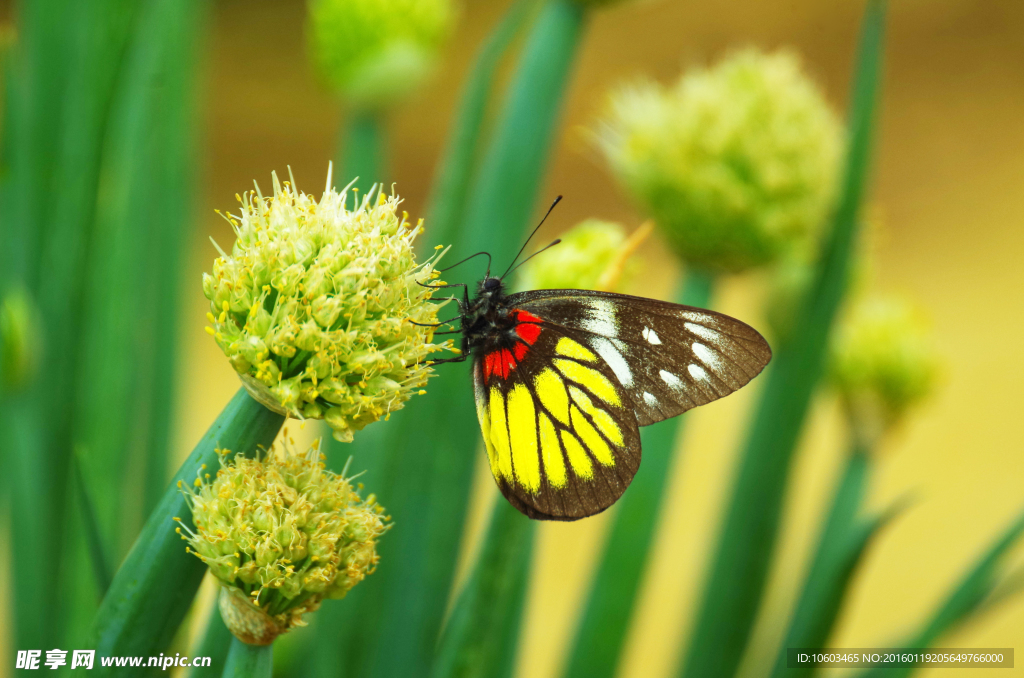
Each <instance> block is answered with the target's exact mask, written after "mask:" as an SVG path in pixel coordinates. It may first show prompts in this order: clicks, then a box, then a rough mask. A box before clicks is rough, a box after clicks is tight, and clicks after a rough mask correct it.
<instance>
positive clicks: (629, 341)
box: [508, 290, 772, 426]
mask: <svg viewBox="0 0 1024 678" xmlns="http://www.w3.org/2000/svg"><path fill="white" fill-rule="evenodd" d="M508 303H510V304H512V305H514V306H515V307H517V308H522V309H524V310H526V311H529V312H530V313H533V314H535V315H537V316H538V317H541V318H543V319H544V321H545V322H546V323H548V327H551V328H552V329H555V330H556V331H560V332H562V333H564V334H565V335H566V336H570V337H573V338H574V339H576V340H577V341H580V342H582V343H584V344H585V345H587V346H588V347H589V348H591V349H592V350H594V351H595V352H597V353H598V355H600V357H601V358H602V360H603V361H604V362H605V363H606V364H607V365H608V366H609V368H610V369H611V370H612V372H613V374H614V375H615V378H616V383H617V384H618V385H619V386H620V387H621V388H622V389H623V391H624V392H625V393H626V394H628V396H629V398H630V400H631V402H632V403H633V409H634V413H635V415H636V418H637V423H638V424H639V425H640V426H647V425H648V424H653V423H655V422H658V421H662V420H663V419H668V418H670V417H674V416H676V415H679V414H682V413H683V412H685V411H686V410H689V409H691V408H694V407H697V406H699V405H705V404H707V403H709V402H711V401H713V400H717V399H718V398H721V397H723V396H726V395H729V394H730V393H732V392H733V391H736V390H738V389H740V388H742V387H743V386H744V385H746V384H747V383H748V382H749V381H750V380H751V379H753V378H754V377H756V376H757V375H758V374H759V373H760V372H761V370H763V369H764V367H765V365H767V364H768V362H769V361H770V360H771V357H772V352H771V348H770V347H769V346H768V342H767V341H765V339H764V337H762V336H761V335H760V333H758V332H757V330H755V329H754V328H752V327H750V326H749V325H747V324H746V323H744V322H741V321H739V320H736V319H735V318H732V317H730V316H727V315H724V314H721V313H716V312H714V311H709V310H706V309H701V308H694V307H691V306H681V305H679V304H673V303H670V302H666V301H658V300H656V299H647V298H644V297H633V296H629V295H625V294H612V293H608V292H596V291H592V290H535V291H531V292H523V293H520V294H514V295H511V296H510V297H509V299H508Z"/></svg>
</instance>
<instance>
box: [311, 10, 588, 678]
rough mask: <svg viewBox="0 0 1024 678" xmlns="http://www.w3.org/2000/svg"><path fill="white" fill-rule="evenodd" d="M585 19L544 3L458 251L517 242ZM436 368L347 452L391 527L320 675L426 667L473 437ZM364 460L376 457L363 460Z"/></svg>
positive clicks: (343, 612) (454, 545) (463, 393)
mask: <svg viewBox="0 0 1024 678" xmlns="http://www.w3.org/2000/svg"><path fill="white" fill-rule="evenodd" d="M583 19H584V15H583V11H582V10H581V9H580V8H579V6H578V5H577V4H576V3H575V2H572V1H571V0H553V1H551V2H549V3H548V4H547V5H546V6H545V8H544V9H543V10H542V12H541V14H540V16H539V17H538V18H537V21H536V22H535V24H534V26H533V28H532V30H531V32H530V37H529V38H528V39H527V42H526V45H525V47H524V51H523V55H522V57H521V59H520V61H519V64H518V66H517V70H516V73H515V75H514V76H513V79H512V83H511V85H510V89H509V94H508V97H507V99H506V101H505V103H504V105H503V107H502V109H501V112H500V114H499V115H498V122H497V131H496V133H495V136H494V138H493V139H492V140H491V143H490V145H489V148H488V150H487V152H486V154H485V158H484V161H483V163H482V165H481V168H480V170H479V171H478V172H476V173H475V177H476V180H475V182H474V185H473V188H472V189H471V190H469V191H468V192H467V194H468V195H469V196H470V198H469V199H470V200H471V201H472V205H474V206H475V207H474V206H471V207H469V208H467V210H466V218H465V219H463V220H462V221H461V222H459V223H458V224H457V226H456V227H455V228H453V229H452V230H450V231H448V233H449V234H450V235H451V237H452V239H453V241H454V242H457V243H459V248H460V250H462V249H463V248H465V249H464V250H463V251H468V252H472V251H476V250H480V249H489V250H492V251H495V252H514V251H515V250H516V249H518V247H519V245H520V244H521V239H522V236H523V231H524V230H525V227H526V226H527V224H528V222H530V221H531V220H532V217H533V214H534V205H535V203H536V198H537V190H538V186H539V184H540V178H541V177H542V176H543V174H544V168H545V165H546V161H547V156H548V150H549V147H550V142H551V138H552V133H553V128H554V125H555V121H556V120H557V118H558V113H559V111H560V108H561V100H562V95H563V91H564V89H565V87H566V82H567V80H568V77H569V72H570V66H571V63H572V61H573V57H574V55H575V52H576V49H577V47H578V44H579V37H580V34H581V31H582V25H583ZM507 20H508V19H507ZM500 30H505V29H504V28H502V29H500ZM494 63H496V61H495V62H494ZM485 70H486V69H484V70H478V71H475V73H476V75H479V74H480V73H483V72H485ZM471 91H475V90H471ZM464 103H465V104H466V105H475V104H474V103H473V102H468V103H467V102H464ZM469 119H470V120H475V119H477V118H475V117H474V116H469ZM465 157H469V155H467V156H465ZM452 186H455V184H453V185H452ZM453 190H454V189H453ZM435 199H437V198H436V195H435ZM453 200H454V198H453ZM510 203H511V209H510V210H508V209H506V208H507V207H508V206H509V204H510ZM481 215H482V216H481ZM438 372H439V373H438V374H437V376H435V377H433V378H432V379H431V381H430V384H429V385H428V387H427V395H426V396H422V397H417V398H416V400H415V402H413V403H410V405H409V407H407V408H406V409H404V410H402V411H401V412H398V413H397V414H396V415H395V416H394V417H392V422H391V423H390V424H389V425H387V426H383V427H371V428H370V429H367V430H366V431H363V432H362V434H361V437H357V439H356V441H357V442H356V443H355V444H353V445H352V446H350V447H349V448H348V451H350V452H351V453H352V454H354V455H356V463H355V465H354V468H356V469H362V468H367V467H369V469H368V473H367V475H366V476H365V478H366V484H367V486H369V487H373V488H374V489H375V491H376V492H377V493H378V495H379V496H380V497H381V501H382V502H383V503H384V504H385V506H387V507H388V510H389V512H390V513H391V514H392V515H394V516H395V529H394V530H392V531H391V533H390V534H389V535H388V538H387V539H384V540H382V541H381V544H380V555H381V567H380V568H379V569H378V571H377V573H376V574H375V575H374V576H373V577H371V578H370V579H369V580H367V581H366V582H365V583H363V584H361V585H360V586H359V587H357V588H356V589H355V590H353V592H352V594H351V595H350V599H349V600H348V601H346V604H345V605H338V606H335V607H336V609H337V612H334V613H332V615H336V616H332V618H331V620H330V621H331V622H332V623H331V626H332V627H333V628H334V634H333V635H334V637H335V638H337V637H341V638H344V641H343V642H342V643H338V642H337V641H335V642H334V643H333V646H334V647H335V651H334V652H330V651H327V652H321V653H319V656H318V659H317V667H316V669H317V671H318V673H319V675H324V676H326V675H335V674H336V673H337V671H338V667H339V666H344V670H345V671H347V672H348V673H349V675H353V676H355V675H358V676H371V677H375V678H389V677H390V676H406V677H410V678H412V677H415V676H424V675H426V674H427V672H428V671H429V670H430V666H431V664H432V660H433V657H434V655H435V652H436V646H437V638H438V635H439V630H440V627H441V622H442V620H443V618H444V612H445V607H446V602H447V600H448V597H449V592H450V590H451V584H452V580H453V577H454V572H455V566H456V560H457V555H458V551H459V542H460V540H461V538H462V532H463V525H464V521H465V514H466V507H467V504H468V500H469V493H470V486H471V482H472V477H473V473H472V471H473V465H474V460H475V456H476V454H478V446H479V444H480V429H479V426H478V424H477V419H476V412H475V410H474V406H473V397H472V389H471V387H470V385H469V382H468V378H467V374H466V370H465V368H462V369H460V367H459V366H457V365H448V366H445V367H444V368H442V369H439V370H438ZM373 428H376V429H377V431H372V430H371V429H373ZM362 451H367V454H366V456H361V455H362ZM370 455H377V458H374V459H373V460H372V461H369V459H370V458H371V457H370ZM321 621H326V620H323V619H322V620H321ZM395 647H401V648H402V651H401V652H395V651H394V648H395Z"/></svg>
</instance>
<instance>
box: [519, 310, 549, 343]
mask: <svg viewBox="0 0 1024 678" xmlns="http://www.w3.org/2000/svg"><path fill="white" fill-rule="evenodd" d="M513 313H515V318H516V321H517V322H518V323H519V324H518V325H516V334H518V335H519V338H520V339H522V340H523V341H525V342H526V343H527V344H530V345H531V346H533V344H534V342H536V341H537V337H539V336H540V323H542V322H544V321H543V320H541V319H540V318H538V317H537V316H535V315H533V314H532V313H527V312H526V311H520V310H516V311H513Z"/></svg>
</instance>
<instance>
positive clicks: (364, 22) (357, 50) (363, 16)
mask: <svg viewBox="0 0 1024 678" xmlns="http://www.w3.org/2000/svg"><path fill="white" fill-rule="evenodd" d="M454 18H455V11H454V9H453V7H452V3H451V0H309V25H308V35H309V42H310V46H311V49H312V54H313V57H314V59H315V61H316V63H317V66H318V67H319V69H320V72H321V74H322V75H323V76H324V78H325V79H326V80H327V81H328V82H329V83H330V85H331V86H332V87H333V88H334V89H336V90H337V91H338V92H339V93H340V94H342V95H343V96H344V97H346V98H347V99H348V100H349V101H350V102H351V103H352V104H353V105H355V106H357V107H361V108H376V107H381V106H386V105H388V104H390V103H393V102H394V101H396V100H398V99H401V98H402V97H403V96H404V95H406V94H407V93H408V92H410V91H412V90H413V89H415V88H416V87H417V86H418V85H419V84H420V83H421V82H422V81H423V80H424V78H425V76H426V75H428V74H429V73H430V71H431V70H432V69H433V67H434V65H435V63H436V61H437V57H438V52H439V50H440V48H441V45H442V44H443V43H444V40H445V38H447V37H448V34H449V33H450V32H451V28H452V24H453V22H454Z"/></svg>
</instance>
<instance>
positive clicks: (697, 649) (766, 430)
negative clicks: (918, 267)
mask: <svg viewBox="0 0 1024 678" xmlns="http://www.w3.org/2000/svg"><path fill="white" fill-rule="evenodd" d="M884 19H885V11H884V3H883V2H882V1H881V0H870V1H869V2H868V6H867V11H866V15H865V19H864V26H863V30H862V33H861V41H860V50H859V56H858V60H857V70H856V74H855V76H854V84H853V96H852V99H851V108H850V118H849V124H850V138H849V145H848V151H847V157H846V168H845V175H844V179H843V183H842V185H841V188H840V194H839V202H838V205H837V208H836V213H835V218H834V223H833V227H832V229H831V232H830V234H829V237H828V239H827V240H826V242H825V245H824V249H823V251H822V255H821V257H820V258H819V262H818V266H817V272H816V279H815V283H814V284H813V286H812V287H811V289H810V292H809V294H808V298H807V299H806V300H805V301H804V304H803V308H802V310H801V313H800V316H799V317H800V320H799V321H798V325H797V326H796V331H794V333H793V337H792V338H791V339H790V341H789V342H787V343H783V344H782V345H781V346H779V347H778V350H777V351H776V352H775V357H774V360H773V365H772V367H771V368H769V372H768V375H767V382H766V384H765V387H764V393H763V396H762V399H761V403H760V405H759V407H758V410H757V413H756V415H755V418H754V421H753V425H752V426H751V429H750V432H749V434H748V438H747V443H746V446H745V449H744V451H743V454H742V456H741V460H740V467H739V471H738V475H737V477H736V480H735V481H734V484H733V489H732V494H731V497H732V499H731V500H730V502H729V504H728V508H727V513H726V516H725V520H724V522H723V526H722V529H721V532H720V533H719V537H718V545H717V548H716V549H715V554H714V556H713V557H712V559H711V561H710V569H709V571H708V572H709V577H708V581H707V585H706V586H705V588H704V593H703V598H702V601H701V604H700V608H699V611H698V613H697V617H696V621H695V624H694V631H693V634H692V636H691V638H690V641H689V645H688V647H689V652H688V654H687V657H686V661H685V662H684V664H683V668H682V675H685V676H686V677H687V678H705V677H707V676H731V675H733V674H734V673H735V672H736V668H737V666H738V665H739V662H740V659H741V657H742V655H743V651H744V648H745V647H746V645H747V641H748V639H749V637H750V632H751V629H752V628H753V625H754V620H755V618H756V615H757V610H758V606H759V605H760V601H761V594H762V592H763V590H764V584H765V579H766V577H767V573H768V567H769V564H770V562H771V558H772V554H773V551H774V546H775V539H776V535H777V533H778V526H779V518H780V515H781V510H782V502H783V498H784V495H785V490H786V481H787V478H788V476H789V468H790V462H791V459H792V457H793V450H794V449H795V447H796V444H797V442H798V440H799V437H800V432H801V430H802V428H803V422H804V418H805V415H806V413H807V409H808V406H809V404H810V400H811V395H812V394H813V392H814V388H815V386H816V385H817V383H818V379H819V377H820V375H821V373H822V369H823V366H824V362H825V354H826V347H827V344H828V337H829V332H830V329H831V326H832V321H833V319H834V317H835V315H836V311H837V309H838V308H839V304H840V302H841V300H842V298H843V294H844V291H845V289H846V283H847V276H848V272H849V269H850V260H851V257H852V254H853V249H854V247H853V244H854V240H855V236H856V233H857V226H858V222H859V218H858V214H859V211H860V206H861V202H862V197H863V194H864V188H865V184H866V180H867V174H868V166H869V160H870V150H871V141H872V129H873V122H874V118H875V108H876V101H877V98H878V85H879V80H880V76H881V63H882V35H883V29H884V25H885V22H884ZM708 648H715V649H714V651H709V650H708Z"/></svg>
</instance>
